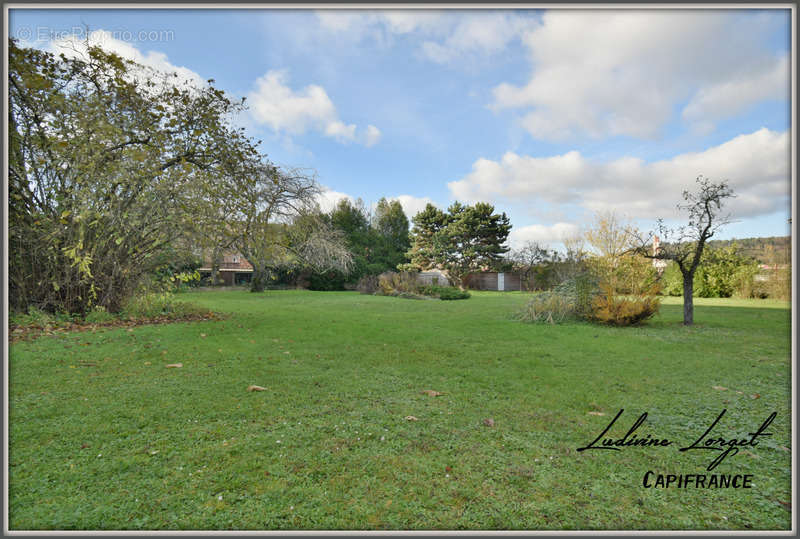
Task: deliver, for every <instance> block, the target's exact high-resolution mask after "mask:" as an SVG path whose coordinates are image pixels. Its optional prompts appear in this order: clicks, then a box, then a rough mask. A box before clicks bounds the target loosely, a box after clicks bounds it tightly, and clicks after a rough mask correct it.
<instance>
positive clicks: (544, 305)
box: [515, 291, 576, 324]
mask: <svg viewBox="0 0 800 539" xmlns="http://www.w3.org/2000/svg"><path fill="white" fill-rule="evenodd" d="M515 318H516V319H517V320H520V321H522V322H547V323H549V324H559V323H561V322H563V321H565V320H568V319H570V318H576V309H575V300H574V298H573V297H572V296H570V295H568V294H565V293H563V292H556V291H547V292H539V293H538V294H536V295H534V296H533V298H531V300H530V301H529V302H528V303H527V304H526V305H525V307H523V308H522V309H521V310H520V311H519V312H517V314H516V316H515Z"/></svg>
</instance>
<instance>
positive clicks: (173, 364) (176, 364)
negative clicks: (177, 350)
mask: <svg viewBox="0 0 800 539" xmlns="http://www.w3.org/2000/svg"><path fill="white" fill-rule="evenodd" d="M181 367H183V363H170V364H169V365H167V368H168V369H180V368H181Z"/></svg>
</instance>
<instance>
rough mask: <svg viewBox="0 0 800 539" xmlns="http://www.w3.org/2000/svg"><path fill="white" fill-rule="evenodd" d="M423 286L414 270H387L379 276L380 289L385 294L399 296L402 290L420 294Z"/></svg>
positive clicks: (379, 291)
mask: <svg viewBox="0 0 800 539" xmlns="http://www.w3.org/2000/svg"><path fill="white" fill-rule="evenodd" d="M421 288H422V287H421V286H420V284H419V281H418V280H417V274H416V272H413V271H403V272H400V273H397V272H395V271H386V272H384V273H381V274H380V275H379V276H378V291H377V292H376V293H378V294H380V295H383V296H397V295H399V294H400V293H402V292H405V293H408V294H419V291H420V289H421Z"/></svg>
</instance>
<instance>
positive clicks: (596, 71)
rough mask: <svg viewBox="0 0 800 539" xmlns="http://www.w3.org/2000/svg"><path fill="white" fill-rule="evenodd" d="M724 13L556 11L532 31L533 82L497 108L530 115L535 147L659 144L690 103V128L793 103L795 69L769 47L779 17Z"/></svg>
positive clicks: (506, 94) (503, 87)
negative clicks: (612, 139)
mask: <svg viewBox="0 0 800 539" xmlns="http://www.w3.org/2000/svg"><path fill="white" fill-rule="evenodd" d="M770 17H771V15H770V16H753V15H752V14H751V15H747V14H745V15H742V14H741V13H735V12H724V11H719V10H684V11H679V10H673V11H664V10H639V11H634V10H598V11H577V10H556V11H547V12H545V13H544V15H543V17H542V22H541V24H539V25H536V26H534V27H532V28H531V29H530V30H529V31H527V32H525V37H524V42H525V43H526V45H527V46H528V48H529V50H530V56H531V63H532V66H533V73H532V75H531V78H530V81H529V82H528V83H527V84H526V85H524V86H515V85H512V84H508V83H503V84H500V85H498V86H496V87H495V89H494V101H493V103H492V104H491V107H492V108H494V109H496V110H498V109H506V108H515V109H522V110H523V111H526V112H525V113H524V116H523V118H522V121H521V123H522V125H523V126H524V127H525V128H526V129H527V130H528V131H529V132H530V133H531V134H532V135H533V136H534V137H536V138H541V139H549V140H563V139H566V138H567V137H569V136H572V135H575V134H586V135H589V136H590V137H595V138H600V137H608V136H615V135H628V136H633V137H639V138H652V137H655V136H657V135H658V134H659V131H660V129H661V128H662V127H663V126H664V125H665V124H666V123H667V122H668V121H669V120H670V119H671V116H672V114H673V110H674V108H675V107H676V106H679V105H680V104H681V103H684V102H688V105H686V107H685V109H684V111H683V118H684V120H685V121H687V122H689V123H690V124H691V125H692V127H695V128H698V127H699V128H704V129H706V130H708V129H709V128H713V123H714V122H716V121H718V120H720V119H721V118H724V117H726V116H729V115H731V114H735V113H737V112H739V111H741V110H743V109H745V108H746V107H748V106H749V105H752V104H753V103H756V102H758V101H760V100H763V99H784V100H788V97H789V84H788V80H789V79H788V75H789V70H788V61H787V58H786V55H785V54H775V53H773V52H771V51H769V50H767V49H766V46H765V45H764V43H765V42H766V41H767V37H768V36H769V34H770V32H773V31H774V21H775V19H774V18H770Z"/></svg>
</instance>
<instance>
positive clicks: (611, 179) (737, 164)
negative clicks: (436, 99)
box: [448, 128, 791, 219]
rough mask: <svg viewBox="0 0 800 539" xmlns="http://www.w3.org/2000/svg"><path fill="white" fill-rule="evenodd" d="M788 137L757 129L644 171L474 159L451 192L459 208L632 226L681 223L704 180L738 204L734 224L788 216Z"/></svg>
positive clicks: (567, 159)
mask: <svg viewBox="0 0 800 539" xmlns="http://www.w3.org/2000/svg"><path fill="white" fill-rule="evenodd" d="M789 167H790V147H789V132H788V131H785V132H782V133H779V132H775V131H770V130H768V129H766V128H762V129H760V130H758V131H756V132H754V133H750V134H746V135H740V136H738V137H735V138H733V139H732V140H729V141H728V142H725V143H724V144H720V145H719V146H714V147H712V148H708V149H706V150H705V151H701V152H694V153H685V154H680V155H677V156H675V157H673V158H671V159H667V160H662V161H656V162H652V163H645V162H644V161H642V160H641V159H637V158H634V157H622V158H619V159H616V160H613V161H607V162H595V161H590V160H587V159H586V158H584V157H583V156H582V155H581V154H580V153H578V152H576V151H572V152H568V153H565V154H563V155H556V156H551V157H530V156H522V155H517V154H515V153H513V152H508V153H506V154H505V155H504V156H503V157H502V159H500V161H492V160H489V159H478V160H477V161H476V162H475V163H474V164H473V167H472V171H471V172H470V173H469V174H467V175H466V176H465V177H464V178H462V179H461V180H459V181H455V182H450V183H449V184H448V187H449V188H450V192H451V194H452V195H453V197H455V198H457V199H461V200H467V201H475V200H487V201H490V202H492V201H495V200H505V201H508V202H510V203H512V204H515V205H524V204H527V205H528V206H529V207H533V206H534V205H538V204H541V203H546V204H551V205H573V206H580V207H582V208H583V209H585V210H588V211H592V212H593V211H605V210H616V211H618V212H624V213H625V214H627V215H629V216H630V217H631V218H644V219H655V218H656V217H664V218H665V219H670V218H675V217H679V216H680V214H679V213H678V212H677V211H676V208H675V207H676V204H677V203H678V202H681V201H682V199H681V193H682V192H683V191H684V190H685V189H689V190H693V189H694V179H695V178H696V177H697V176H698V175H700V174H702V175H704V176H706V177H708V178H711V179H712V180H715V181H719V180H723V179H727V180H728V181H729V182H730V185H731V187H732V188H733V189H734V192H735V193H736V194H737V198H735V199H733V200H731V201H730V203H729V204H728V205H727V206H726V207H727V209H729V210H730V211H731V212H732V214H733V216H734V218H742V217H752V216H758V215H766V214H769V213H772V212H775V211H782V210H786V209H787V208H788V207H789V206H788V204H789V195H790V172H791V171H790V168H789Z"/></svg>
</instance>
